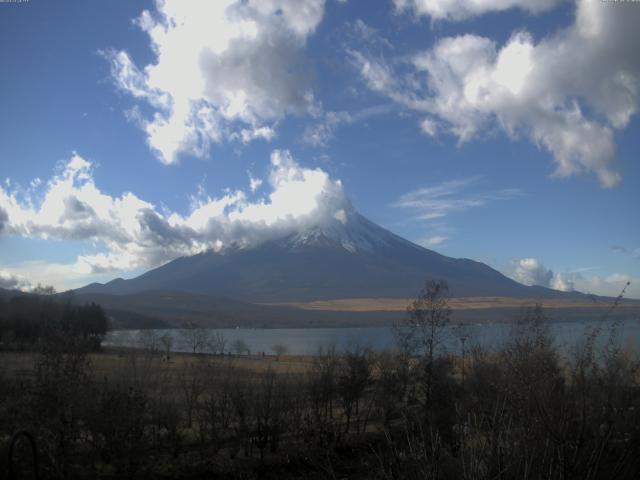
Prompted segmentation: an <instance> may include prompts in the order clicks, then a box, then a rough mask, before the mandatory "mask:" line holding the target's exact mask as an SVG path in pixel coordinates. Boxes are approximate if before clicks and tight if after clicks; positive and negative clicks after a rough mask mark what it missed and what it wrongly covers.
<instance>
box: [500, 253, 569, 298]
mask: <svg viewBox="0 0 640 480" xmlns="http://www.w3.org/2000/svg"><path fill="white" fill-rule="evenodd" d="M514 263H515V268H514V271H513V275H512V276H513V278H514V279H515V280H517V281H518V282H520V283H522V284H524V285H538V286H541V287H547V288H553V289H554V290H560V291H562V292H571V291H573V290H574V289H575V282H574V280H575V278H577V277H580V276H579V275H576V274H570V273H554V272H553V270H551V269H549V268H547V267H545V265H544V264H543V263H542V262H541V261H540V260H538V259H536V258H521V259H518V260H515V262H514Z"/></svg>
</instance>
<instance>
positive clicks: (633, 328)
mask: <svg viewBox="0 0 640 480" xmlns="http://www.w3.org/2000/svg"><path fill="white" fill-rule="evenodd" d="M613 326H616V328H615V331H616V338H617V341H618V343H619V344H620V345H621V346H625V345H627V344H635V345H640V319H635V320H625V321H622V322H619V323H617V324H614V323H613V322H610V321H608V322H603V321H600V322H597V321H589V322H579V321H574V322H554V323H551V324H549V327H550V330H551V334H552V335H553V338H554V339H555V343H556V345H557V346H558V348H560V350H564V351H566V350H568V349H569V348H570V347H571V346H573V345H575V344H576V343H577V342H579V341H580V340H581V339H584V337H585V334H586V333H587V332H589V331H591V330H592V329H593V328H596V327H599V328H600V330H601V332H602V333H601V334H600V336H599V340H598V341H599V342H600V343H601V344H604V342H606V341H607V340H608V338H609V336H610V333H609V332H610V331H611V330H612V327H613ZM513 329H514V326H513V325H512V324H484V325H465V326H464V327H463V328H458V327H453V326H451V327H447V329H446V330H445V331H444V334H443V343H444V345H445V347H446V348H447V349H448V350H449V351H453V352H459V351H460V346H461V340H460V338H461V337H466V338H467V339H468V340H467V342H466V345H467V347H469V346H471V345H473V344H479V345H482V346H485V347H497V346H500V345H501V344H502V343H504V342H505V341H507V340H508V339H509V338H510V336H511V335H512V334H513ZM216 334H221V335H222V336H223V337H224V339H225V341H226V350H225V351H232V344H233V342H236V341H238V340H242V341H243V342H244V343H245V344H246V345H247V347H248V349H249V350H250V352H251V353H252V354H258V353H260V352H265V353H266V354H267V355H271V354H273V346H274V345H276V344H281V345H285V346H286V347H287V352H288V353H289V354H294V355H315V354H317V353H318V352H319V349H321V348H322V349H324V350H326V349H327V348H331V347H335V349H336V350H337V351H344V350H346V349H348V348H352V347H354V346H356V345H357V346H359V347H366V348H371V349H374V350H384V349H387V348H393V346H394V345H395V343H396V335H395V332H394V330H393V329H392V328H390V327H369V328H274V329H240V328H238V329H208V330H207V336H208V337H209V338H210V339H212V338H213V337H214V336H215V335H216ZM162 337H165V341H166V339H167V338H168V339H170V341H169V343H170V349H171V350H172V351H174V352H189V351H191V347H190V345H189V337H190V333H189V332H188V331H185V330H181V329H171V330H115V331H112V332H109V334H108V335H107V338H106V339H105V342H104V344H105V345H111V346H122V347H145V346H148V345H150V344H151V343H155V344H156V345H157V347H158V348H163V347H162V342H161V338H162ZM204 351H211V349H210V348H205V349H204Z"/></svg>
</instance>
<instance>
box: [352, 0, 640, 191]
mask: <svg viewBox="0 0 640 480" xmlns="http://www.w3.org/2000/svg"><path fill="white" fill-rule="evenodd" d="M454 3H455V4H458V3H460V4H462V3H464V4H465V5H467V6H469V5H472V4H473V5H485V6H486V5H489V4H491V5H498V4H500V5H511V6H516V5H520V6H522V5H524V2H515V1H514V2H498V1H495V2H446V1H443V2H424V5H430V7H429V8H432V9H435V8H439V7H438V6H451V5H453V4H454ZM534 3H535V2H531V4H534ZM543 3H544V2H543ZM550 3H553V2H550ZM405 4H406V5H409V4H410V3H407V2H405ZM411 4H415V5H417V2H411ZM421 4H422V3H421ZM527 4H528V3H527ZM443 8H444V7H443ZM494 9H495V8H494ZM442 11H443V12H444V11H453V10H450V9H448V7H447V8H444V9H443V10H442ZM484 11H487V10H486V9H484V8H480V9H479V10H478V13H483V12H484ZM639 22H640V9H638V8H635V6H634V5H630V4H615V5H614V4H612V3H607V2H601V1H599V0H576V14H575V20H574V22H573V23H572V24H571V25H570V26H568V27H566V28H564V29H561V30H559V31H557V32H555V33H553V34H550V35H548V36H547V37H544V38H542V39H541V40H539V41H536V40H534V38H533V37H532V36H531V35H530V34H529V33H527V32H526V31H516V32H514V33H513V35H512V36H511V38H510V39H509V40H507V41H506V42H505V43H504V44H502V45H499V44H498V43H497V42H495V41H494V40H492V39H490V38H487V37H482V36H478V35H474V34H463V35H459V36H455V37H446V38H443V39H441V40H439V41H438V42H437V43H436V44H435V45H434V46H433V47H432V48H430V49H429V50H426V51H423V52H420V53H418V54H417V55H414V56H413V57H412V58H411V59H410V60H409V61H408V62H404V63H403V67H407V66H408V67H409V72H408V73H405V74H403V72H405V71H406V68H405V69H404V70H402V69H400V68H399V67H396V66H394V64H393V63H390V62H389V61H387V60H386V59H385V58H384V57H382V56H380V55H379V54H378V55H377V56H376V55H372V54H368V53H366V52H360V51H350V52H349V56H350V58H351V61H352V63H353V64H354V65H355V66H356V67H357V69H358V70H359V71H360V73H361V75H362V77H363V79H364V81H365V83H366V84H367V85H368V87H369V88H370V89H372V90H374V91H377V92H380V93H381V94H384V95H386V96H387V97H389V98H391V99H393V100H394V101H396V102H398V103H399V104H401V105H403V106H404V107H406V108H408V109H411V110H414V111H416V112H419V113H422V114H424V115H425V116H426V121H425V120H423V121H422V125H421V126H422V129H423V131H424V132H425V133H426V134H428V135H431V136H433V135H436V134H437V133H440V132H442V133H449V134H452V135H454V136H455V137H457V138H458V140H459V142H460V143H464V142H469V141H471V140H473V139H476V138H478V137H480V136H482V135H483V134H484V133H485V132H491V131H494V130H496V129H497V130H500V131H502V132H504V133H505V134H506V135H508V136H509V137H510V138H518V137H526V138H528V139H530V140H531V141H532V142H533V143H535V144H536V145H537V146H539V147H541V148H544V149H545V150H547V151H549V152H550V153H551V155H552V156H553V159H554V162H555V170H554V173H553V175H554V176H556V177H568V176H571V175H574V174H579V173H593V174H595V175H596V176H597V178H598V179H599V181H600V183H601V184H602V185H603V186H604V187H613V186H615V185H616V184H617V183H618V182H619V181H620V180H621V177H620V174H619V173H618V172H617V171H616V170H615V168H614V166H613V163H614V161H615V142H614V134H615V131H616V130H621V129H624V128H625V127H626V126H627V125H628V124H629V121H630V119H631V117H632V116H633V115H634V114H636V113H637V111H638V108H639V106H640V56H638V55H637V51H636V48H635V46H636V45H637V44H638V43H639V42H640V30H639V29H638V28H637V25H638V23H639ZM399 61H401V60H399ZM407 63H408V65H407Z"/></svg>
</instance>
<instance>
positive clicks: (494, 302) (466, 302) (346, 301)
mask: <svg viewBox="0 0 640 480" xmlns="http://www.w3.org/2000/svg"><path fill="white" fill-rule="evenodd" d="M411 301H412V299H409V298H343V299H336V300H316V301H313V302H285V303H269V304H266V305H279V306H287V307H295V308H300V309H302V310H323V311H340V312H380V311H382V312H403V311H405V310H406V309H407V305H409V304H410V303H411ZM534 302H535V299H531V298H511V297H458V298H452V299H451V301H450V302H449V306H450V307H451V308H452V309H453V310H484V309H487V310H488V309H499V308H522V307H526V306H530V305H531V304H532V303H534ZM544 306H545V308H590V309H599V308H600V309H607V308H610V305H609V304H608V303H602V304H596V303H594V302H593V301H592V300H589V299H586V300H579V299H575V300H574V299H571V300H567V299H548V300H544ZM618 308H620V309H625V308H632V309H638V308H639V305H638V303H635V302H634V303H629V304H625V303H622V304H620V305H619V306H618Z"/></svg>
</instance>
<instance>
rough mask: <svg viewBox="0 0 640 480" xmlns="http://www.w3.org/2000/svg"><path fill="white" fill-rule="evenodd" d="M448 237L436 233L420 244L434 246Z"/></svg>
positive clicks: (428, 246)
mask: <svg viewBox="0 0 640 480" xmlns="http://www.w3.org/2000/svg"><path fill="white" fill-rule="evenodd" d="M448 239H449V237H447V236H445V235H434V236H432V237H427V238H425V239H424V240H423V241H422V242H420V245H422V246H423V247H425V248H432V247H436V246H438V245H441V244H442V243H444V242H446V241H447V240H448Z"/></svg>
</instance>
